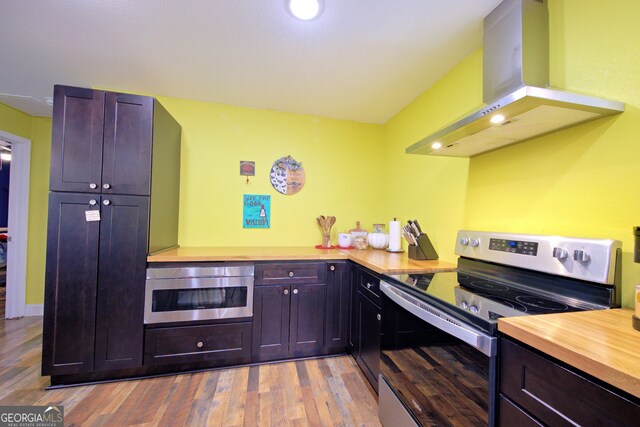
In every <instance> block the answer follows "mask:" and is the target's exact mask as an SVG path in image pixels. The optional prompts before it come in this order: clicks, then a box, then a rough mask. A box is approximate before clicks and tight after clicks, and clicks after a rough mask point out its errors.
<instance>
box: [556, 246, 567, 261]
mask: <svg viewBox="0 0 640 427" xmlns="http://www.w3.org/2000/svg"><path fill="white" fill-rule="evenodd" d="M567 255H569V253H568V252H567V250H566V249H563V248H553V257H554V258H558V259H559V260H563V259H565V258H566V257H567Z"/></svg>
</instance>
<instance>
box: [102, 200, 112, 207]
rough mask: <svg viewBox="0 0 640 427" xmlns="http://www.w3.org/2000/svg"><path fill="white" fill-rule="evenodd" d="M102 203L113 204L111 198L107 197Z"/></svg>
mask: <svg viewBox="0 0 640 427" xmlns="http://www.w3.org/2000/svg"><path fill="white" fill-rule="evenodd" d="M102 204H103V205H105V206H109V205H110V204H111V200H109V199H105V200H103V201H102Z"/></svg>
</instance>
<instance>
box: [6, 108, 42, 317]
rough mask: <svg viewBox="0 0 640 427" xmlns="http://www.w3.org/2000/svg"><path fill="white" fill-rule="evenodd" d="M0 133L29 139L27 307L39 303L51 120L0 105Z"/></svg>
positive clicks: (40, 300) (40, 296)
mask: <svg viewBox="0 0 640 427" xmlns="http://www.w3.org/2000/svg"><path fill="white" fill-rule="evenodd" d="M0 130H2V131H5V132H9V133H12V134H14V135H18V136H21V137H23V138H27V139H30V140H31V170H30V178H29V212H28V213H25V214H28V215H29V230H28V233H29V236H28V243H27V292H26V302H27V304H42V302H43V299H44V266H45V249H46V242H47V237H46V229H47V199H48V192H49V159H50V153H51V119H49V118H43V117H31V116H29V115H27V114H24V113H22V112H20V111H18V110H15V109H13V108H11V107H8V106H6V105H4V104H0Z"/></svg>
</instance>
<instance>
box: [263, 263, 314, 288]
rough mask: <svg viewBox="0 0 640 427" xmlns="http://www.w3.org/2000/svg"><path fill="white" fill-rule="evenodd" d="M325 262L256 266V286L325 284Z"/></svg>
mask: <svg viewBox="0 0 640 427" xmlns="http://www.w3.org/2000/svg"><path fill="white" fill-rule="evenodd" d="M325 268H326V264H325V263H324V262H300V263H273V264H256V270H255V284H256V285H287V284H292V285H293V284H296V285H303V284H313V283H324V277H325Z"/></svg>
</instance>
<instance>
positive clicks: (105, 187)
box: [102, 183, 111, 190]
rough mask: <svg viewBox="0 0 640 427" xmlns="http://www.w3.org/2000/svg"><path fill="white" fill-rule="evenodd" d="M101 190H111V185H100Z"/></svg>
mask: <svg viewBox="0 0 640 427" xmlns="http://www.w3.org/2000/svg"><path fill="white" fill-rule="evenodd" d="M102 188H104V189H105V190H108V189H110V188H111V184H107V183H105V184H102Z"/></svg>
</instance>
